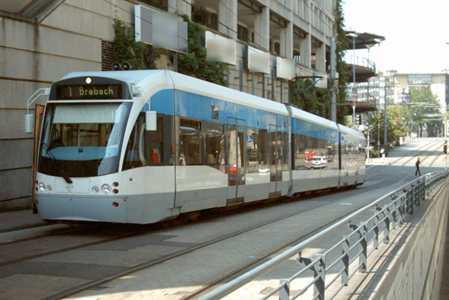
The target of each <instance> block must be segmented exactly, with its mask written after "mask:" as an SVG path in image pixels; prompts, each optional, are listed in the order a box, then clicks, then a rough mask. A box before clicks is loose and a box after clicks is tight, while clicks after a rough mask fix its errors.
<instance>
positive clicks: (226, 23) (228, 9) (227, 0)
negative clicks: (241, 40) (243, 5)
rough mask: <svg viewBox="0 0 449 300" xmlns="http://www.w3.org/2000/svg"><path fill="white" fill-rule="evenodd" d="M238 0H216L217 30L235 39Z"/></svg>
mask: <svg viewBox="0 0 449 300" xmlns="http://www.w3.org/2000/svg"><path fill="white" fill-rule="evenodd" d="M237 1H238V0H218V31H219V32H221V33H223V34H225V35H226V36H228V37H230V38H232V39H237V21H238V15H237V14H238V12H237V7H238V2H237Z"/></svg>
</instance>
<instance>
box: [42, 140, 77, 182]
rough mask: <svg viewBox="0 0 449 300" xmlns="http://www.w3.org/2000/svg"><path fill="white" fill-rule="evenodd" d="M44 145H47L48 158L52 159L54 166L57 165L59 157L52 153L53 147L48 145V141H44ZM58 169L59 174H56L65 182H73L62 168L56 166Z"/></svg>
mask: <svg viewBox="0 0 449 300" xmlns="http://www.w3.org/2000/svg"><path fill="white" fill-rule="evenodd" d="M43 145H44V146H46V147H47V155H48V156H47V158H49V159H50V160H51V162H52V163H53V166H54V165H55V163H56V161H57V159H56V158H55V156H54V155H53V153H51V148H50V147H49V146H48V144H47V143H43ZM55 169H57V175H56V174H55V175H56V176H60V177H62V178H63V179H64V180H65V182H67V183H68V184H72V183H73V180H72V179H71V178H70V177H69V176H68V175H66V174H64V173H63V171H62V168H55Z"/></svg>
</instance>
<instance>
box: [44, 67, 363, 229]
mask: <svg viewBox="0 0 449 300" xmlns="http://www.w3.org/2000/svg"><path fill="white" fill-rule="evenodd" d="M364 176H365V138H364V136H363V135H362V134H361V133H359V132H358V131H355V130H353V129H350V128H347V127H344V126H342V125H337V124H335V123H333V122H331V121H329V120H327V119H323V118H320V117H318V116H315V115H313V114H310V113H307V112H304V111H302V110H299V109H297V108H295V107H291V106H288V105H285V104H281V103H278V102H273V101H270V100H267V99H263V98H260V97H257V96H254V95H250V94H246V93H243V92H239V91H236V90H233V89H229V88H226V87H223V86H219V85H215V84H212V83H209V82H205V81H202V80H199V79H195V78H192V77H188V76H185V75H182V74H179V73H175V72H172V71H166V70H144V71H123V72H122V71H113V72H77V73H70V74H68V75H66V76H65V77H64V78H62V79H61V80H60V81H58V82H55V83H54V84H53V85H52V87H51V92H50V97H49V100H48V102H47V104H46V109H45V118H44V123H43V126H42V132H41V141H40V150H39V161H38V172H37V175H36V182H35V185H36V195H37V203H38V211H39V214H40V215H41V217H42V218H43V219H47V220H75V221H97V222H121V223H139V224H144V223H154V222H158V221H160V220H164V219H167V218H172V217H176V216H177V215H179V214H181V213H186V212H192V211H197V210H204V209H209V208H215V207H225V206H230V205H238V204H242V203H248V202H251V201H257V200H263V199H269V198H276V197H280V196H284V195H292V194H295V193H299V192H304V191H311V190H321V189H328V188H338V187H342V186H354V185H358V184H362V183H363V182H364Z"/></svg>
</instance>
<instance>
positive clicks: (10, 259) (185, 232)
mask: <svg viewBox="0 0 449 300" xmlns="http://www.w3.org/2000/svg"><path fill="white" fill-rule="evenodd" d="M442 142H443V141H442V140H441V139H423V140H420V141H418V142H416V143H414V144H409V145H406V146H403V147H401V148H398V149H396V150H394V151H392V153H391V157H388V158H385V159H373V160H371V161H370V165H369V166H368V170H367V174H368V175H367V182H366V183H365V184H364V185H363V186H360V187H358V188H357V189H355V190H349V191H345V192H341V193H338V194H331V195H325V196H320V197H316V198H312V199H309V200H306V199H304V200H301V201H294V202H286V203H281V204H279V205H274V206H264V207H260V208H258V209H252V210H247V211H244V212H240V213H234V214H228V215H226V216H223V217H215V218H211V219H206V220H202V221H200V222H196V223H192V224H185V225H182V226H173V227H170V228H167V229H155V228H153V227H144V228H146V229H144V230H143V232H142V230H140V231H138V233H135V232H134V231H135V228H134V227H130V228H126V229H123V228H120V226H115V225H114V226H111V227H109V228H96V227H83V228H81V229H80V230H77V231H75V232H71V233H70V232H69V233H67V232H65V233H57V234H52V235H47V236H43V237H38V238H35V239H27V240H23V241H17V242H13V243H8V244H3V245H1V246H0V257H1V261H0V274H1V275H0V298H1V299H12V298H20V299H38V298H45V297H49V296H56V297H59V296H64V295H66V294H67V293H66V292H67V291H70V290H71V289H76V288H77V287H79V286H81V285H85V284H91V283H95V284H96V285H95V286H94V287H92V288H91V289H88V290H86V291H84V292H82V293H80V294H77V295H75V296H71V297H70V298H71V299H82V298H86V297H87V298H89V297H90V296H95V299H123V298H127V299H128V298H129V299H134V298H136V299H137V298H142V297H148V298H149V299H160V298H167V299H178V298H183V297H185V296H187V295H191V294H192V293H194V292H196V291H199V290H200V289H201V288H202V287H205V286H208V285H210V284H213V283H214V282H216V281H217V280H220V279H222V278H225V277H227V276H229V275H230V274H232V273H234V272H236V271H238V270H240V269H242V268H244V267H246V266H248V265H250V264H252V263H254V262H257V261H258V260H260V259H261V258H263V257H266V256H268V255H270V254H271V253H273V252H275V251H277V250H279V249H280V248H282V247H284V246H286V245H288V244H290V243H291V242H294V241H297V240H301V239H302V238H304V237H305V236H307V235H309V234H311V233H313V232H315V231H317V230H319V229H320V228H321V227H322V226H325V225H326V224H329V223H332V222H334V221H335V220H337V219H338V218H340V217H342V216H344V215H347V214H348V213H349V212H351V211H354V210H356V209H357V208H359V207H362V206H364V205H366V204H367V203H369V202H371V201H373V200H374V199H376V198H378V197H380V196H381V195H383V194H385V193H386V192H388V191H391V190H393V189H394V188H396V187H398V186H400V185H402V184H403V183H405V182H407V181H409V180H411V179H412V178H414V171H415V170H414V161H415V159H416V155H419V157H420V158H421V159H422V172H423V173H424V172H430V171H433V170H438V169H440V168H442V167H444V166H445V164H446V159H445V156H444V155H442ZM127 233H128V234H129V235H130V236H129V237H122V236H121V235H126V234H127ZM50 251H51V252H52V253H49V252H50ZM132 268H135V270H136V272H133V273H130V274H128V272H129V271H130V269H132ZM138 269H142V270H140V271H137V270H138ZM119 274H123V276H121V277H120V276H119V278H117V279H115V280H112V281H109V282H101V279H103V278H107V277H109V276H112V277H116V276H117V275H119ZM99 280H100V281H99ZM74 291H76V290H71V292H74ZM87 298H86V299H87ZM89 299H90V298H89Z"/></svg>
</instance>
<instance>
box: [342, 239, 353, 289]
mask: <svg viewBox="0 0 449 300" xmlns="http://www.w3.org/2000/svg"><path fill="white" fill-rule="evenodd" d="M350 247H351V243H350V241H349V240H348V239H347V238H345V242H344V243H343V258H342V261H343V273H342V274H341V284H342V285H344V286H347V285H348V280H349V248H350Z"/></svg>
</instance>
